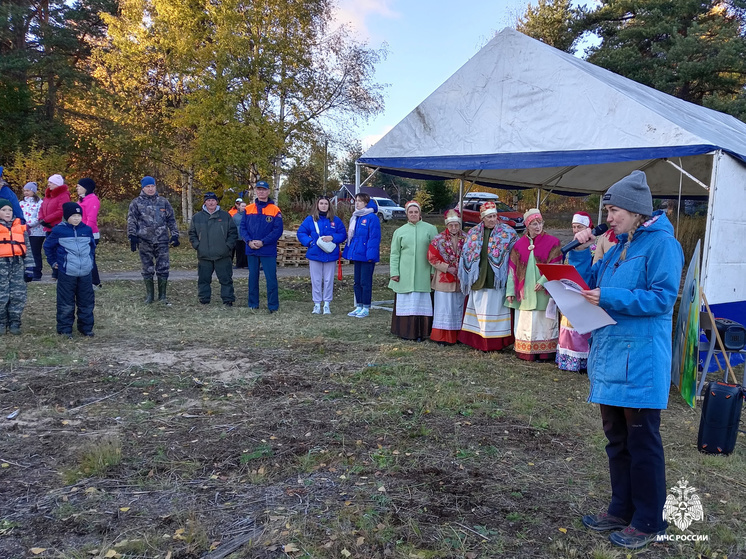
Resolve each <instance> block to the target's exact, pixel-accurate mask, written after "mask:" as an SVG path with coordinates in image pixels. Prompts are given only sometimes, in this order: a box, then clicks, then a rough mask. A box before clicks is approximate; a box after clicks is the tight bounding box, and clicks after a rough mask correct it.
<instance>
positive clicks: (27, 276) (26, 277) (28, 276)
mask: <svg viewBox="0 0 746 559" xmlns="http://www.w3.org/2000/svg"><path fill="white" fill-rule="evenodd" d="M23 281H25V282H26V283H28V282H30V281H34V270H33V269H32V268H26V272H25V273H24V274H23Z"/></svg>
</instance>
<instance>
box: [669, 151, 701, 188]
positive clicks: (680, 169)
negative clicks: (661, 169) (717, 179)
mask: <svg viewBox="0 0 746 559" xmlns="http://www.w3.org/2000/svg"><path fill="white" fill-rule="evenodd" d="M663 161H665V162H666V163H668V164H669V165H672V166H673V167H675V168H676V169H678V170H679V172H680V173H682V174H684V175H686V176H687V177H689V178H690V179H692V180H693V181H694V182H696V183H697V184H698V185H699V186H701V187H702V188H704V189H705V190H710V187H709V186H707V185H706V184H705V183H703V182H702V181H701V180H699V179H698V178H697V177H695V176H694V175H692V174H691V173H689V172H687V171H686V170H684V168H683V167H681V166H680V165H676V163H674V162H673V161H671V160H670V159H664V160H663ZM679 161H681V158H679ZM710 180H712V179H710Z"/></svg>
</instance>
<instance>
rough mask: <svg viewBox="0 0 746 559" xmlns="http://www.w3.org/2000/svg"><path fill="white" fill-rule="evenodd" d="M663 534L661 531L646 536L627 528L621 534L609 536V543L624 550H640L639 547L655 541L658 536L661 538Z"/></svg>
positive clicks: (629, 527)
mask: <svg viewBox="0 0 746 559" xmlns="http://www.w3.org/2000/svg"><path fill="white" fill-rule="evenodd" d="M665 533H666V530H665V529H663V530H661V531H660V532H651V533H649V534H648V533H645V532H640V530H638V529H637V528H635V527H634V526H627V527H626V528H625V529H624V530H622V531H621V532H614V533H613V534H610V535H609V541H610V542H611V543H612V544H614V545H616V546H619V547H623V548H625V549H640V548H641V547H645V546H646V545H648V544H649V543H650V542H654V541H656V540H657V539H658V536H662V535H663V534H665Z"/></svg>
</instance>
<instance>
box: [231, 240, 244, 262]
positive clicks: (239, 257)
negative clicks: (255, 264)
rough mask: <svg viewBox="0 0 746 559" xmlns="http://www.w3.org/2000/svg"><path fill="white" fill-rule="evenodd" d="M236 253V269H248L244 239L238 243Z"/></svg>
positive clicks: (234, 250)
mask: <svg viewBox="0 0 746 559" xmlns="http://www.w3.org/2000/svg"><path fill="white" fill-rule="evenodd" d="M233 252H235V253H236V268H246V267H248V263H247V262H246V242H245V241H244V240H243V239H238V240H237V241H236V248H234V249H233Z"/></svg>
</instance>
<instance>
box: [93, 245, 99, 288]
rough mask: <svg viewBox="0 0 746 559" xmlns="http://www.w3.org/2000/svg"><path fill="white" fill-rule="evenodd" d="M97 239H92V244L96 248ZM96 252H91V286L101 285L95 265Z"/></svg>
mask: <svg viewBox="0 0 746 559" xmlns="http://www.w3.org/2000/svg"><path fill="white" fill-rule="evenodd" d="M98 241H99V240H98V239H93V242H94V244H95V245H96V247H97V248H98ZM96 252H97V251H95V250H94V251H93V270H91V282H92V283H93V285H101V277H100V276H99V275H98V266H97V265H96Z"/></svg>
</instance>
